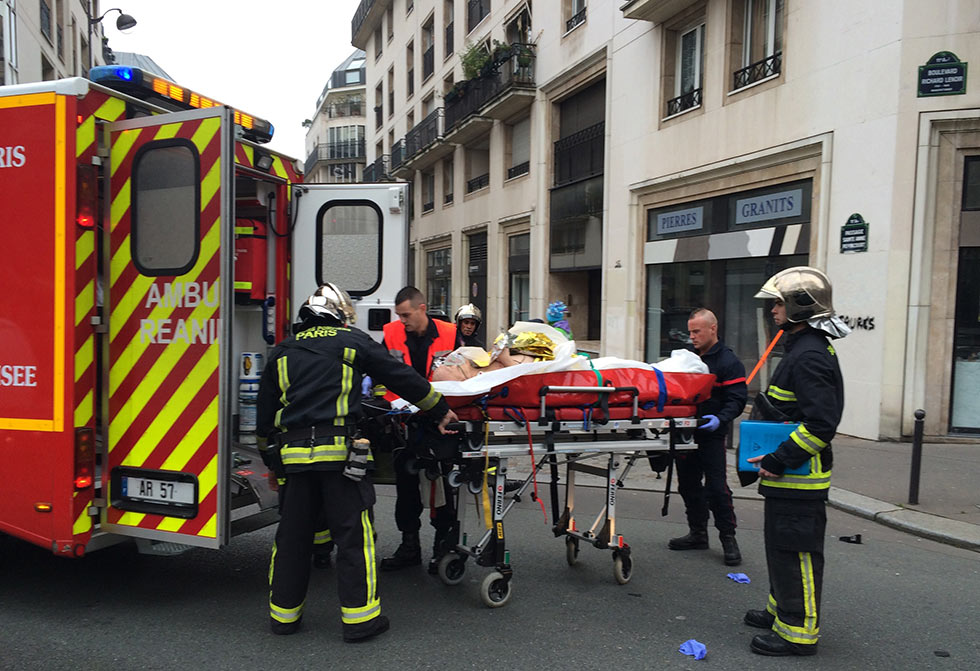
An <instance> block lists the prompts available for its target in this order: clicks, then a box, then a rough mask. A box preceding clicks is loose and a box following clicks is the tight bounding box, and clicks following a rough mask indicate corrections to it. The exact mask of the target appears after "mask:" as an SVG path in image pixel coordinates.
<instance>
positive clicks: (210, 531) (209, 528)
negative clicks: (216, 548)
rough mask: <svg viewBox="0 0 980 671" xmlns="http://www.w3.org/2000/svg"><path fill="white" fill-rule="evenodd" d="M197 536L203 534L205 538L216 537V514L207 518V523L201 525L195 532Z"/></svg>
mask: <svg viewBox="0 0 980 671" xmlns="http://www.w3.org/2000/svg"><path fill="white" fill-rule="evenodd" d="M197 535H198V536H205V537H207V538H217V537H218V518H217V515H212V516H211V519H209V520H208V522H207V524H205V525H204V526H203V527H201V530H200V531H199V532H197Z"/></svg>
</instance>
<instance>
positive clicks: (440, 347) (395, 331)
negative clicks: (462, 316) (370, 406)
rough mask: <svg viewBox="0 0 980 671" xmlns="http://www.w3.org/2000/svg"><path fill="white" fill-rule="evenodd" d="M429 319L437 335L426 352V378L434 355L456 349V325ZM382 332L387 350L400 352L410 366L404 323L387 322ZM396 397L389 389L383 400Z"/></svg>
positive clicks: (404, 361)
mask: <svg viewBox="0 0 980 671" xmlns="http://www.w3.org/2000/svg"><path fill="white" fill-rule="evenodd" d="M430 321H431V322H432V323H433V324H435V326H436V331H437V332H438V335H437V336H436V338H435V339H434V340H433V341H432V343H431V344H430V345H429V348H428V350H427V352H426V359H425V377H426V379H430V378H431V377H432V359H433V358H434V356H435V355H439V356H444V355H446V354H449V353H450V352H452V351H453V350H454V349H456V327H455V326H454V325H453V324H449V323H447V322H444V321H442V320H440V319H431V320H430ZM383 332H384V343H385V346H386V347H387V348H388V350H389V352H392V351H394V352H400V353H401V355H402V362H403V363H405V364H406V365H408V366H412V364H413V362H412V355H411V354H410V353H409V351H408V342H407V341H406V339H407V337H408V335H407V333H406V332H405V325H404V324H402V323H401V322H400V321H395V322H388V323H387V324H385V325H384V328H383ZM396 398H398V396H396V395H395V393H394V392H392V391H390V390H389V391H388V392H387V393H386V394H385V400H386V401H388V402H391V401H394V400H395V399H396Z"/></svg>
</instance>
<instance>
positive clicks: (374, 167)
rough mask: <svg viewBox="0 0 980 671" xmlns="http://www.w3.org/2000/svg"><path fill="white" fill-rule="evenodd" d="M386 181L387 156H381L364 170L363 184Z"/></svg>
mask: <svg viewBox="0 0 980 671" xmlns="http://www.w3.org/2000/svg"><path fill="white" fill-rule="evenodd" d="M386 179H388V155H387V154H382V155H381V156H379V157H378V158H376V159H374V162H373V163H371V165H369V166H367V167H365V168H364V177H363V179H362V181H364V182H381V181H384V180H386Z"/></svg>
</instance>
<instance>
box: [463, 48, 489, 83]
mask: <svg viewBox="0 0 980 671" xmlns="http://www.w3.org/2000/svg"><path fill="white" fill-rule="evenodd" d="M459 60H460V62H461V63H462V64H463V78H464V79H476V78H477V77H481V76H485V75H486V72H485V71H486V69H487V64H488V63H492V59H491V57H490V52H489V51H487V49H486V47H485V46H484V45H483V44H480V43H479V42H474V43H472V44H470V45H469V46H467V47H466V50H465V51H464V52H463V53H461V54H460V55H459Z"/></svg>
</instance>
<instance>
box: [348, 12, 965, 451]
mask: <svg viewBox="0 0 980 671" xmlns="http://www.w3.org/2000/svg"><path fill="white" fill-rule="evenodd" d="M352 35H353V43H354V45H355V46H357V47H359V48H362V49H364V51H365V53H366V80H367V92H368V93H367V97H368V101H369V104H370V105H372V107H373V110H374V114H373V118H371V115H369V119H368V123H367V125H368V128H367V131H366V132H367V160H368V169H367V175H366V178H370V179H405V180H408V181H410V182H411V183H412V184H413V186H414V188H413V194H414V196H413V214H414V217H413V221H412V233H411V239H412V241H413V249H412V260H413V262H414V271H413V277H414V280H415V282H416V283H417V284H418V286H419V287H420V288H421V289H422V290H423V291H424V292H425V293H426V295H427V296H428V300H429V302H430V304H431V305H433V306H436V307H442V308H443V309H445V310H446V311H447V312H448V313H451V311H452V309H454V308H455V307H457V306H458V305H460V304H462V303H465V302H470V301H472V302H475V303H477V304H478V305H480V306H481V307H485V314H486V321H485V323H486V324H487V326H488V330H490V331H495V330H498V329H502V328H505V327H506V326H507V325H508V324H509V323H510V322H512V321H513V320H515V319H518V318H527V317H540V316H542V315H543V312H544V310H545V307H546V306H547V304H548V302H549V301H552V300H557V299H562V300H565V301H566V303H568V304H569V305H570V307H571V323H572V327H573V330H574V332H575V335H576V341H577V342H579V343H580V344H581V345H582V348H583V349H584V350H586V351H595V352H597V353H601V354H605V355H614V356H621V357H628V358H636V359H643V360H648V361H650V360H656V359H659V358H661V357H663V356H665V355H666V354H667V353H669V351H670V350H671V349H673V348H675V347H678V346H681V345H682V343H683V341H684V339H685V330H686V321H687V315H688V313H689V311H690V310H691V309H692V308H693V307H697V306H700V305H706V306H708V307H710V308H712V309H713V310H715V312H716V313H717V314H718V316H719V319H720V320H721V334H722V337H723V338H724V339H725V340H726V342H728V344H729V345H731V346H732V347H733V348H734V349H735V351H736V352H737V353H738V354H739V356H740V357H741V358H742V359H743V361H744V362H745V363H746V367H747V368H751V366H752V365H754V363H755V362H756V361H757V360H758V358H759V356H760V354H761V352H762V350H763V349H764V348H765V346H766V345H767V344H768V342H769V340H770V339H771V337H772V335H773V331H772V325H771V322H770V320H769V317H768V314H767V311H766V309H765V306H764V305H763V304H762V302H761V301H758V300H756V299H754V298H753V297H752V296H753V294H754V293H755V291H756V290H757V288H758V287H759V286H760V285H761V283H762V282H763V281H764V280H765V278H766V277H768V276H769V275H771V274H772V273H774V272H776V271H778V270H780V269H782V268H785V267H788V266H791V265H798V264H809V265H815V266H818V267H820V268H823V269H825V270H826V271H827V272H828V274H829V275H830V277H831V279H832V280H833V281H834V285H835V303H836V308H837V310H838V312H839V313H840V314H841V315H843V316H844V317H845V318H846V319H847V321H848V322H849V323H850V324H851V325H852V327H853V328H854V332H853V333H852V334H851V335H850V336H849V337H848V338H846V339H845V340H843V341H841V343H840V344H839V347H838V348H837V349H838V352H839V354H840V357H841V362H842V367H843V369H844V376H845V382H846V390H847V403H846V409H845V417H844V420H843V422H842V425H841V430H842V431H843V432H846V433H848V434H851V435H857V436H862V437H868V438H879V437H899V436H901V435H908V434H909V433H910V432H911V431H912V418H913V411H914V410H915V409H917V408H923V409H925V411H926V431H927V433H928V434H929V435H935V436H940V435H948V434H956V433H959V432H967V433H976V432H978V431H980V393H978V391H980V327H978V323H980V319H978V318H980V301H978V296H980V264H977V263H976V261H977V260H978V258H980V214H978V211H980V85H978V84H976V83H974V84H972V85H971V83H970V81H969V77H968V69H967V64H968V63H969V62H971V61H972V62H977V60H978V58H980V39H978V38H980V1H978V0H958V1H957V0H938V1H937V2H930V3H923V2H917V1H916V0H904V1H898V0H896V1H895V2H890V3H850V2H845V1H843V0H829V1H826V2H819V3H817V2H804V1H803V0H631V1H625V2H624V0H606V1H600V0H553V1H547V2H546V1H544V0H537V1H534V2H532V1H529V0H520V1H518V0H468V1H464V0H455V1H453V0H363V2H361V5H360V7H359V8H358V10H357V12H356V14H355V16H354V17H353V21H352ZM777 356H778V355H777ZM770 369H771V366H768V367H767V368H764V369H763V370H762V372H761V373H760V375H759V376H758V378H757V379H756V380H755V381H754V382H753V385H752V386H753V388H754V389H757V388H759V387H760V386H762V385H765V384H766V380H767V375H768V371H769V370H770Z"/></svg>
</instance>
